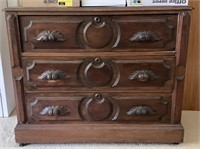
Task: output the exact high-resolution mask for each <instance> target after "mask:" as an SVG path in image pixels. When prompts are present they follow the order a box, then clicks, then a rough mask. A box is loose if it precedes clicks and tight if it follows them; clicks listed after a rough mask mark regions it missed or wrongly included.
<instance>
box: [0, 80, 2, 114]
mask: <svg viewBox="0 0 200 149" xmlns="http://www.w3.org/2000/svg"><path fill="white" fill-rule="evenodd" d="M0 83H1V82H0ZM0 117H3V106H2V100H1V90H0Z"/></svg>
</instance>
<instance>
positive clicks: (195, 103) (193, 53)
mask: <svg viewBox="0 0 200 149" xmlns="http://www.w3.org/2000/svg"><path fill="white" fill-rule="evenodd" d="M190 5H191V6H193V7H194V10H193V11H192V14H191V32H190V41H189V52H188V62H187V69H186V82H185V91H184V102H183V108H184V109H185V110H200V108H199V106H200V105H199V90H200V88H199V84H200V80H199V78H200V76H199V75H200V74H199V68H200V65H199V64H200V61H199V50H200V46H199V42H200V38H199V36H200V32H199V31H200V30H199V28H200V24H199V21H200V19H199V18H200V0H190Z"/></svg>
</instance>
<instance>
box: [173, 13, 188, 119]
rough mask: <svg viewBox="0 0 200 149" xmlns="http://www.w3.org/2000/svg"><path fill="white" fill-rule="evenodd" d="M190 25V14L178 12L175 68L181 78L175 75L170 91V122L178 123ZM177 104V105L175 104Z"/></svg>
mask: <svg viewBox="0 0 200 149" xmlns="http://www.w3.org/2000/svg"><path fill="white" fill-rule="evenodd" d="M189 27H190V14H189V13H188V12H180V13H179V14H178V24H177V40H176V42H177V44H176V58H177V59H176V70H177V73H179V72H181V74H182V75H183V79H177V78H178V77H179V76H178V75H179V74H176V75H175V79H176V80H175V88H174V91H173V93H172V103H173V104H172V115H171V122H172V123H180V121H181V111H182V106H181V105H182V102H183V90H184V80H185V77H184V75H185V67H186V59H187V49H188V39H189ZM177 105H178V106H177Z"/></svg>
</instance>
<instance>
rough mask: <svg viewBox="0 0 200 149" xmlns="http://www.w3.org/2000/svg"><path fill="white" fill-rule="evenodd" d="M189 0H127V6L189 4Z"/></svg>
mask: <svg viewBox="0 0 200 149" xmlns="http://www.w3.org/2000/svg"><path fill="white" fill-rule="evenodd" d="M188 1H189V0H127V6H187V5H188Z"/></svg>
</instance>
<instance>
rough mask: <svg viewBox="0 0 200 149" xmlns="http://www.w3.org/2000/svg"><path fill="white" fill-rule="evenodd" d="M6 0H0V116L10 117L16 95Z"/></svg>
mask: <svg viewBox="0 0 200 149" xmlns="http://www.w3.org/2000/svg"><path fill="white" fill-rule="evenodd" d="M6 7H7V3H6V0H0V90H1V99H0V100H1V101H0V111H1V112H0V114H1V115H0V116H1V117H8V116H9V115H10V113H11V112H12V111H13V110H14V108H15V96H14V87H13V79H12V72H11V63H10V53H9V47H8V37H7V31H6V22H5V13H4V12H3V11H2V9H3V8H6Z"/></svg>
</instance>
